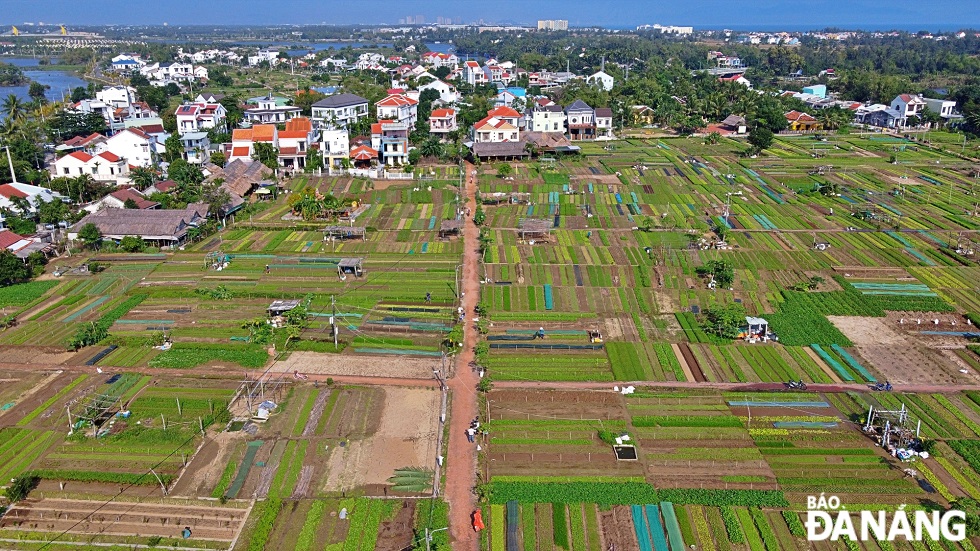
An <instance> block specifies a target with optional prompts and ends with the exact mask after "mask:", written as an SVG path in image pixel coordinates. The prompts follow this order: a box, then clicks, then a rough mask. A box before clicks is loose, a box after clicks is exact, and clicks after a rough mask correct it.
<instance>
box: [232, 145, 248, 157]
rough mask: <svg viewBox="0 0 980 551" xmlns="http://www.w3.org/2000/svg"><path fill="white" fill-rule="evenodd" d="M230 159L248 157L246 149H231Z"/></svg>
mask: <svg viewBox="0 0 980 551" xmlns="http://www.w3.org/2000/svg"><path fill="white" fill-rule="evenodd" d="M231 156H232V157H248V148H247V147H233V148H231Z"/></svg>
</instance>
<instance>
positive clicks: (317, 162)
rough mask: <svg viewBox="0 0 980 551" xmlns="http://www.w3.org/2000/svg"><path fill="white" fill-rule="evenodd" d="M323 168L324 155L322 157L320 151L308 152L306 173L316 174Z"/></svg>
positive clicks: (312, 150)
mask: <svg viewBox="0 0 980 551" xmlns="http://www.w3.org/2000/svg"><path fill="white" fill-rule="evenodd" d="M321 168H323V155H320V150H319V149H310V150H309V151H307V152H306V164H305V166H304V170H305V171H306V172H316V171H317V170H318V169H321Z"/></svg>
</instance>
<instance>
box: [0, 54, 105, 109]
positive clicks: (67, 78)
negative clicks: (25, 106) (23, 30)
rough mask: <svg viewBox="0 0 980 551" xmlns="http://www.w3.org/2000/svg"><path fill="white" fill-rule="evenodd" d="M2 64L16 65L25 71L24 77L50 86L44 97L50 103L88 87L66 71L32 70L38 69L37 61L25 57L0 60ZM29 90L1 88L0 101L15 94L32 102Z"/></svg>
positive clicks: (27, 87)
mask: <svg viewBox="0 0 980 551" xmlns="http://www.w3.org/2000/svg"><path fill="white" fill-rule="evenodd" d="M0 62H3V63H9V64H11V65H16V66H18V67H20V68H21V69H22V70H23V71H24V76H26V77H27V78H29V79H31V80H33V81H36V82H40V83H41V84H44V85H47V86H49V87H50V88H48V90H47V92H45V94H44V95H45V96H47V98H48V100H50V101H61V99H62V98H63V97H64V95H65V94H66V93H67V94H71V90H72V88H77V87H78V86H88V83H87V82H85V81H84V80H82V79H81V78H79V77H78V76H76V75H75V74H74V73H70V72H66V71H39V70H36V69H35V70H31V67H37V62H38V60H37V59H32V58H23V57H14V58H0ZM28 89H29V86H0V99H2V98H5V97H7V96H8V95H9V94H13V95H15V96H17V97H19V98H20V99H22V100H24V101H25V102H27V101H30V100H31V97H30V96H29V95H28V94H27V91H28Z"/></svg>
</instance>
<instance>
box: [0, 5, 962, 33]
mask: <svg viewBox="0 0 980 551" xmlns="http://www.w3.org/2000/svg"><path fill="white" fill-rule="evenodd" d="M3 4H4V10H3V13H2V14H0V19H2V20H3V23H5V24H13V25H18V24H24V23H26V22H34V23H36V22H38V21H43V22H45V23H46V24H50V25H57V24H67V25H72V24H75V25H110V24H117V25H161V24H163V23H167V24H169V25H221V24H226V25H272V24H320V23H326V24H371V25H377V24H388V25H399V24H410V23H409V21H411V24H419V23H420V22H419V19H421V20H422V21H421V23H424V24H433V23H435V24H438V23H439V21H440V20H441V21H442V23H443V24H446V23H453V24H457V23H473V22H476V21H480V20H482V21H483V22H485V23H488V24H490V23H494V24H521V25H526V26H535V25H536V22H537V20H539V19H565V20H568V24H569V26H570V27H584V26H604V27H610V28H634V27H636V26H637V25H643V24H654V23H661V24H665V25H685V26H694V27H695V29H698V28H701V29H704V28H712V29H715V28H722V27H726V28H732V29H748V28H757V29H760V30H764V29H769V30H772V29H776V28H785V29H788V30H802V29H820V28H824V27H842V28H849V29H858V28H860V29H867V30H880V29H891V28H896V29H905V30H952V29H958V28H968V27H980V10H977V9H976V0H931V1H930V2H928V6H927V7H928V9H923V5H922V4H921V3H915V2H911V3H890V4H889V5H888V9H882V2H880V0H851V1H850V2H848V3H847V4H846V6H842V3H841V2H840V1H839V0H808V1H807V2H786V1H785V0H742V1H740V2H732V1H731V0H688V1H686V2H671V3H662V2H651V1H649V0H620V1H619V2H617V7H616V9H615V10H610V9H600V6H601V5H600V4H598V3H596V2H595V1H594V0H565V1H564V2H560V3H558V2H547V3H545V2H527V1H526V0H496V1H494V2H477V1H475V0H455V1H452V2H450V1H448V0H441V1H440V0H398V1H395V0H374V1H366V2H357V3H353V2H352V3H333V2H330V3H326V2H322V1H320V0H278V1H276V2H275V3H270V2H268V1H267V0H262V1H260V0H234V1H232V0H212V1H211V2H209V3H208V4H207V7H206V9H202V6H201V4H200V3H199V2H197V1H196V0H194V1H192V0H170V1H169V2H167V3H166V4H164V5H156V6H152V7H151V8H150V9H146V10H142V9H139V7H137V8H136V9H134V4H132V3H131V2H128V1H123V0H100V1H99V2H98V3H96V4H94V5H93V4H91V3H85V2H78V1H77V0H3ZM139 6H140V7H142V6H145V4H143V5H139ZM163 6H166V7H163ZM273 7H274V8H273ZM842 7H845V8H846V9H842ZM270 8H273V9H270Z"/></svg>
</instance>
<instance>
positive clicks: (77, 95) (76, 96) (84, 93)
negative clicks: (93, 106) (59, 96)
mask: <svg viewBox="0 0 980 551" xmlns="http://www.w3.org/2000/svg"><path fill="white" fill-rule="evenodd" d="M88 97H89V95H88V89H86V88H85V87H84V86H76V87H75V88H72V91H71V101H72V103H78V102H80V101H82V100H83V99H87V98H88Z"/></svg>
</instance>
